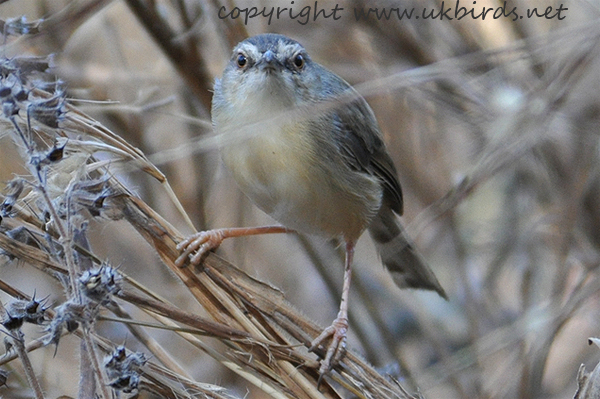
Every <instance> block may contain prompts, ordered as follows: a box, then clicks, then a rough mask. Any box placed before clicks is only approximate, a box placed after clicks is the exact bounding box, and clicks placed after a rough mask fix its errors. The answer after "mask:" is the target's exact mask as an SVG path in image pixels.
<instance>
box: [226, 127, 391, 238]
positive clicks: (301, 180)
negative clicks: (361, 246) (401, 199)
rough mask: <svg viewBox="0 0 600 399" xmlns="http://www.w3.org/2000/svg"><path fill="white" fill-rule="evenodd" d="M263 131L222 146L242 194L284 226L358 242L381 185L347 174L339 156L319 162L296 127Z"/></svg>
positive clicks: (320, 154)
mask: <svg viewBox="0 0 600 399" xmlns="http://www.w3.org/2000/svg"><path fill="white" fill-rule="evenodd" d="M297 126H300V125H297ZM262 127H263V128H264V130H263V131H261V132H256V133H255V134H251V135H250V136H249V138H247V139H243V140H240V141H239V142H236V143H229V144H227V145H226V146H224V147H223V148H222V156H223V160H224V163H225V165H226V166H227V168H228V169H229V170H230V171H231V173H232V175H233V177H234V178H235V180H236V182H237V183H238V185H239V186H240V188H241V190H242V191H243V192H244V193H245V194H246V195H247V196H248V197H249V198H250V199H251V200H252V201H253V202H254V203H255V204H256V205H257V206H258V207H259V208H261V209H262V210H263V211H265V212H266V213H268V214H269V215H271V216H272V217H273V218H274V219H275V220H277V221H279V222H280V223H281V224H283V225H284V226H286V227H289V228H292V229H295V230H298V231H300V232H305V233H309V234H319V235H324V236H327V237H334V236H344V237H346V238H350V239H357V238H358V237H359V236H360V234H361V233H362V232H363V230H364V229H365V228H366V227H367V226H368V224H369V223H370V221H371V219H372V218H373V217H374V216H375V214H376V213H377V210H378V209H379V206H380V204H381V195H382V192H381V191H382V190H381V184H380V182H379V181H377V179H376V178H374V177H372V176H369V175H366V174H364V173H359V172H352V173H350V174H349V173H348V170H347V166H346V165H343V164H342V162H343V161H342V160H341V158H340V160H336V159H331V158H333V157H326V158H324V156H325V154H324V153H323V152H319V148H318V147H317V143H316V142H315V141H314V140H313V139H312V136H311V134H306V132H304V133H302V132H300V131H299V130H298V129H299V128H296V130H295V129H292V128H290V127H283V128H281V127H279V128H278V127H276V126H273V127H272V128H266V126H265V125H262ZM339 168H346V170H345V173H340V170H339ZM340 175H343V176H345V178H343V179H341V178H340V177H339V176H340Z"/></svg>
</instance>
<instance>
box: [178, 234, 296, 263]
mask: <svg viewBox="0 0 600 399" xmlns="http://www.w3.org/2000/svg"><path fill="white" fill-rule="evenodd" d="M293 232H294V230H290V229H287V228H285V227H283V226H262V227H234V228H229V229H215V230H207V231H201V232H199V233H196V234H192V235H191V236H189V237H187V238H186V239H185V240H183V241H181V242H180V243H179V244H177V250H179V251H182V253H181V255H179V257H178V258H177V259H176V260H175V265H177V266H178V267H183V266H184V265H185V262H186V260H187V259H188V257H189V256H190V255H191V254H192V253H194V252H195V253H194V254H193V255H192V257H191V258H190V263H191V264H192V265H195V266H197V265H199V264H200V262H201V261H202V259H203V258H204V256H205V255H206V253H207V252H208V251H211V250H213V249H216V248H218V247H219V245H221V243H222V242H223V240H224V239H226V238H232V237H243V236H252V235H258V234H274V233H293Z"/></svg>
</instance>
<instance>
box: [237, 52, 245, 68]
mask: <svg viewBox="0 0 600 399" xmlns="http://www.w3.org/2000/svg"><path fill="white" fill-rule="evenodd" d="M235 62H236V63H237V66H238V67H240V68H243V67H244V66H246V64H247V63H248V59H247V58H246V56H245V55H244V54H241V53H240V54H238V56H237V59H236V60H235Z"/></svg>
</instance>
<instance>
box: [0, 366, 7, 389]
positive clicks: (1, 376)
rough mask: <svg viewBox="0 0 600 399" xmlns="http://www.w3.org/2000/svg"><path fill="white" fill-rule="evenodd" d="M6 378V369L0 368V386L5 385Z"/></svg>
mask: <svg viewBox="0 0 600 399" xmlns="http://www.w3.org/2000/svg"><path fill="white" fill-rule="evenodd" d="M7 380H8V371H6V370H0V387H3V386H4V385H6V381H7Z"/></svg>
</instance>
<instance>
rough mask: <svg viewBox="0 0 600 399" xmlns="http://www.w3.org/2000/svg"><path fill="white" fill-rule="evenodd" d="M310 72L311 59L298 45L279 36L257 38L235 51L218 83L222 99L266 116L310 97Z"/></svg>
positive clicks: (251, 39)
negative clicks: (269, 112) (308, 95)
mask: <svg viewBox="0 0 600 399" xmlns="http://www.w3.org/2000/svg"><path fill="white" fill-rule="evenodd" d="M310 71H311V60H310V57H309V56H308V54H307V53H306V50H305V49H304V47H302V45H300V44H299V43H298V42H296V41H294V40H291V39H289V38H287V37H284V36H280V35H269V34H268V35H259V36H255V37H252V38H250V39H247V40H244V41H243V42H241V43H240V44H238V45H237V46H236V47H235V49H234V50H233V54H232V57H231V59H230V61H229V64H228V65H227V67H226V68H225V71H224V72H223V78H222V80H221V82H219V86H220V90H221V93H220V94H221V100H224V101H226V102H227V103H229V104H230V105H233V106H234V108H238V107H239V109H246V110H247V109H252V110H255V111H256V112H258V113H260V114H263V115H264V114H265V113H268V111H269V110H271V111H281V110H289V109H290V107H293V106H296V105H299V104H300V103H302V102H303V101H304V100H305V99H306V98H307V94H308V92H309V89H310V87H309V84H308V83H309V81H310ZM259 107H260V108H261V109H260V110H258V108H259Z"/></svg>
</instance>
